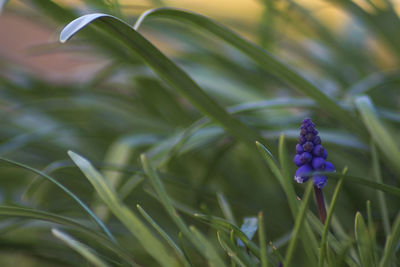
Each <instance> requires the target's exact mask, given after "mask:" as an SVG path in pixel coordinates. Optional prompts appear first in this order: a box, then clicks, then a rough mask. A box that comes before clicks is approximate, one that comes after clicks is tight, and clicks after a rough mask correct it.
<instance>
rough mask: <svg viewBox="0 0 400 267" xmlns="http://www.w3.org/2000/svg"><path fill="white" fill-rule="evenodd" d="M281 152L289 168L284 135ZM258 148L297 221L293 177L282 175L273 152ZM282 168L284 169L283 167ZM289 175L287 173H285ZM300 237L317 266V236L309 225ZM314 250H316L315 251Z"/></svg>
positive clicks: (261, 146) (280, 140)
mask: <svg viewBox="0 0 400 267" xmlns="http://www.w3.org/2000/svg"><path fill="white" fill-rule="evenodd" d="M279 142H280V144H279V150H280V158H281V159H282V161H283V164H284V165H285V166H286V168H288V167H287V165H288V159H287V156H285V153H287V152H286V151H285V150H286V148H285V143H284V142H285V138H284V136H283V135H281V136H280V139H279ZM256 146H257V148H258V150H259V151H260V153H261V154H262V155H263V156H264V159H265V160H266V162H267V164H268V165H269V167H270V169H271V171H272V173H273V174H274V175H275V177H276V178H277V179H278V182H279V183H280V184H281V186H282V188H283V190H284V191H285V194H286V197H287V200H288V203H289V208H290V210H291V212H292V216H293V218H294V219H295V220H296V218H297V216H298V212H299V206H298V203H297V195H296V192H295V191H294V186H293V178H291V177H289V176H288V177H285V176H284V175H283V174H282V171H281V169H280V168H279V167H278V165H277V162H276V159H275V158H274V157H273V155H272V154H271V152H269V151H268V149H267V148H266V147H265V146H263V145H262V144H261V143H259V142H256ZM281 168H282V167H281ZM285 172H286V174H287V175H289V174H288V173H287V171H285ZM300 237H301V239H302V242H303V245H304V246H303V248H304V250H305V251H306V254H307V258H308V260H309V261H310V264H312V265H315V264H317V263H316V262H314V261H315V257H314V253H313V250H314V251H316V250H317V248H318V244H317V240H316V239H315V236H314V234H313V232H312V231H311V228H310V227H309V225H308V223H306V224H305V231H304V232H302V233H301V234H300ZM313 248H314V249H313Z"/></svg>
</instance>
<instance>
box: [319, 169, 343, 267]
mask: <svg viewBox="0 0 400 267" xmlns="http://www.w3.org/2000/svg"><path fill="white" fill-rule="evenodd" d="M346 172H347V167H345V168H344V169H343V172H342V173H343V174H345V173H346ZM342 184H343V176H342V178H340V180H339V182H338V183H337V185H336V188H335V191H334V193H333V196H332V201H331V203H330V206H329V210H328V216H327V217H326V221H325V225H324V229H323V231H322V236H321V243H320V246H319V247H320V250H319V257H318V266H319V267H323V265H324V258H325V250H326V249H328V248H327V237H328V231H329V227H330V225H331V220H332V217H333V212H334V210H335V207H336V203H337V199H338V196H339V191H340V189H341V187H342Z"/></svg>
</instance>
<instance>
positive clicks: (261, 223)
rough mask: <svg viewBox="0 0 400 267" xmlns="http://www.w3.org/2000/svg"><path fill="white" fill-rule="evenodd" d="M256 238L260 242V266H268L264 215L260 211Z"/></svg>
mask: <svg viewBox="0 0 400 267" xmlns="http://www.w3.org/2000/svg"><path fill="white" fill-rule="evenodd" d="M258 239H259V242H260V262H261V267H268V266H269V262H268V258H267V256H268V255H267V241H266V238H265V231H264V216H263V213H262V212H261V211H260V212H259V213H258Z"/></svg>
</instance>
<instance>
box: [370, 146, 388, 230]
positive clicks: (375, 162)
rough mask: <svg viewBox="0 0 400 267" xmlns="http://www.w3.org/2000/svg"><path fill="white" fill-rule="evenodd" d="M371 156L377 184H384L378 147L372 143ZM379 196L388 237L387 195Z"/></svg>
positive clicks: (378, 193)
mask: <svg viewBox="0 0 400 267" xmlns="http://www.w3.org/2000/svg"><path fill="white" fill-rule="evenodd" d="M371 156H372V171H373V177H374V180H375V182H378V183H382V175H381V168H380V166H379V156H378V151H377V150H376V146H375V144H374V143H373V142H371ZM376 193H377V195H378V202H379V209H380V212H381V216H382V222H383V229H384V231H385V234H386V236H388V235H389V234H390V223H389V212H388V208H387V204H386V198H385V194H384V193H383V192H380V191H378V192H376Z"/></svg>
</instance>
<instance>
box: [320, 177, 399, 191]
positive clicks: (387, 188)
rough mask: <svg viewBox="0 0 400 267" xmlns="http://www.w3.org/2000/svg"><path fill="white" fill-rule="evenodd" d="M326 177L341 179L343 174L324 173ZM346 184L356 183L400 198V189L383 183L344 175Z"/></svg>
mask: <svg viewBox="0 0 400 267" xmlns="http://www.w3.org/2000/svg"><path fill="white" fill-rule="evenodd" d="M324 175H327V176H329V177H332V178H333V179H340V177H341V174H340V173H339V174H338V173H324ZM344 182H350V183H355V184H359V185H363V186H367V187H369V188H372V189H375V190H380V191H382V192H386V193H389V194H392V195H395V196H400V189H399V188H397V187H394V186H391V185H387V184H383V183H378V182H374V181H371V180H369V179H365V178H361V177H357V176H353V175H349V174H345V175H344Z"/></svg>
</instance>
